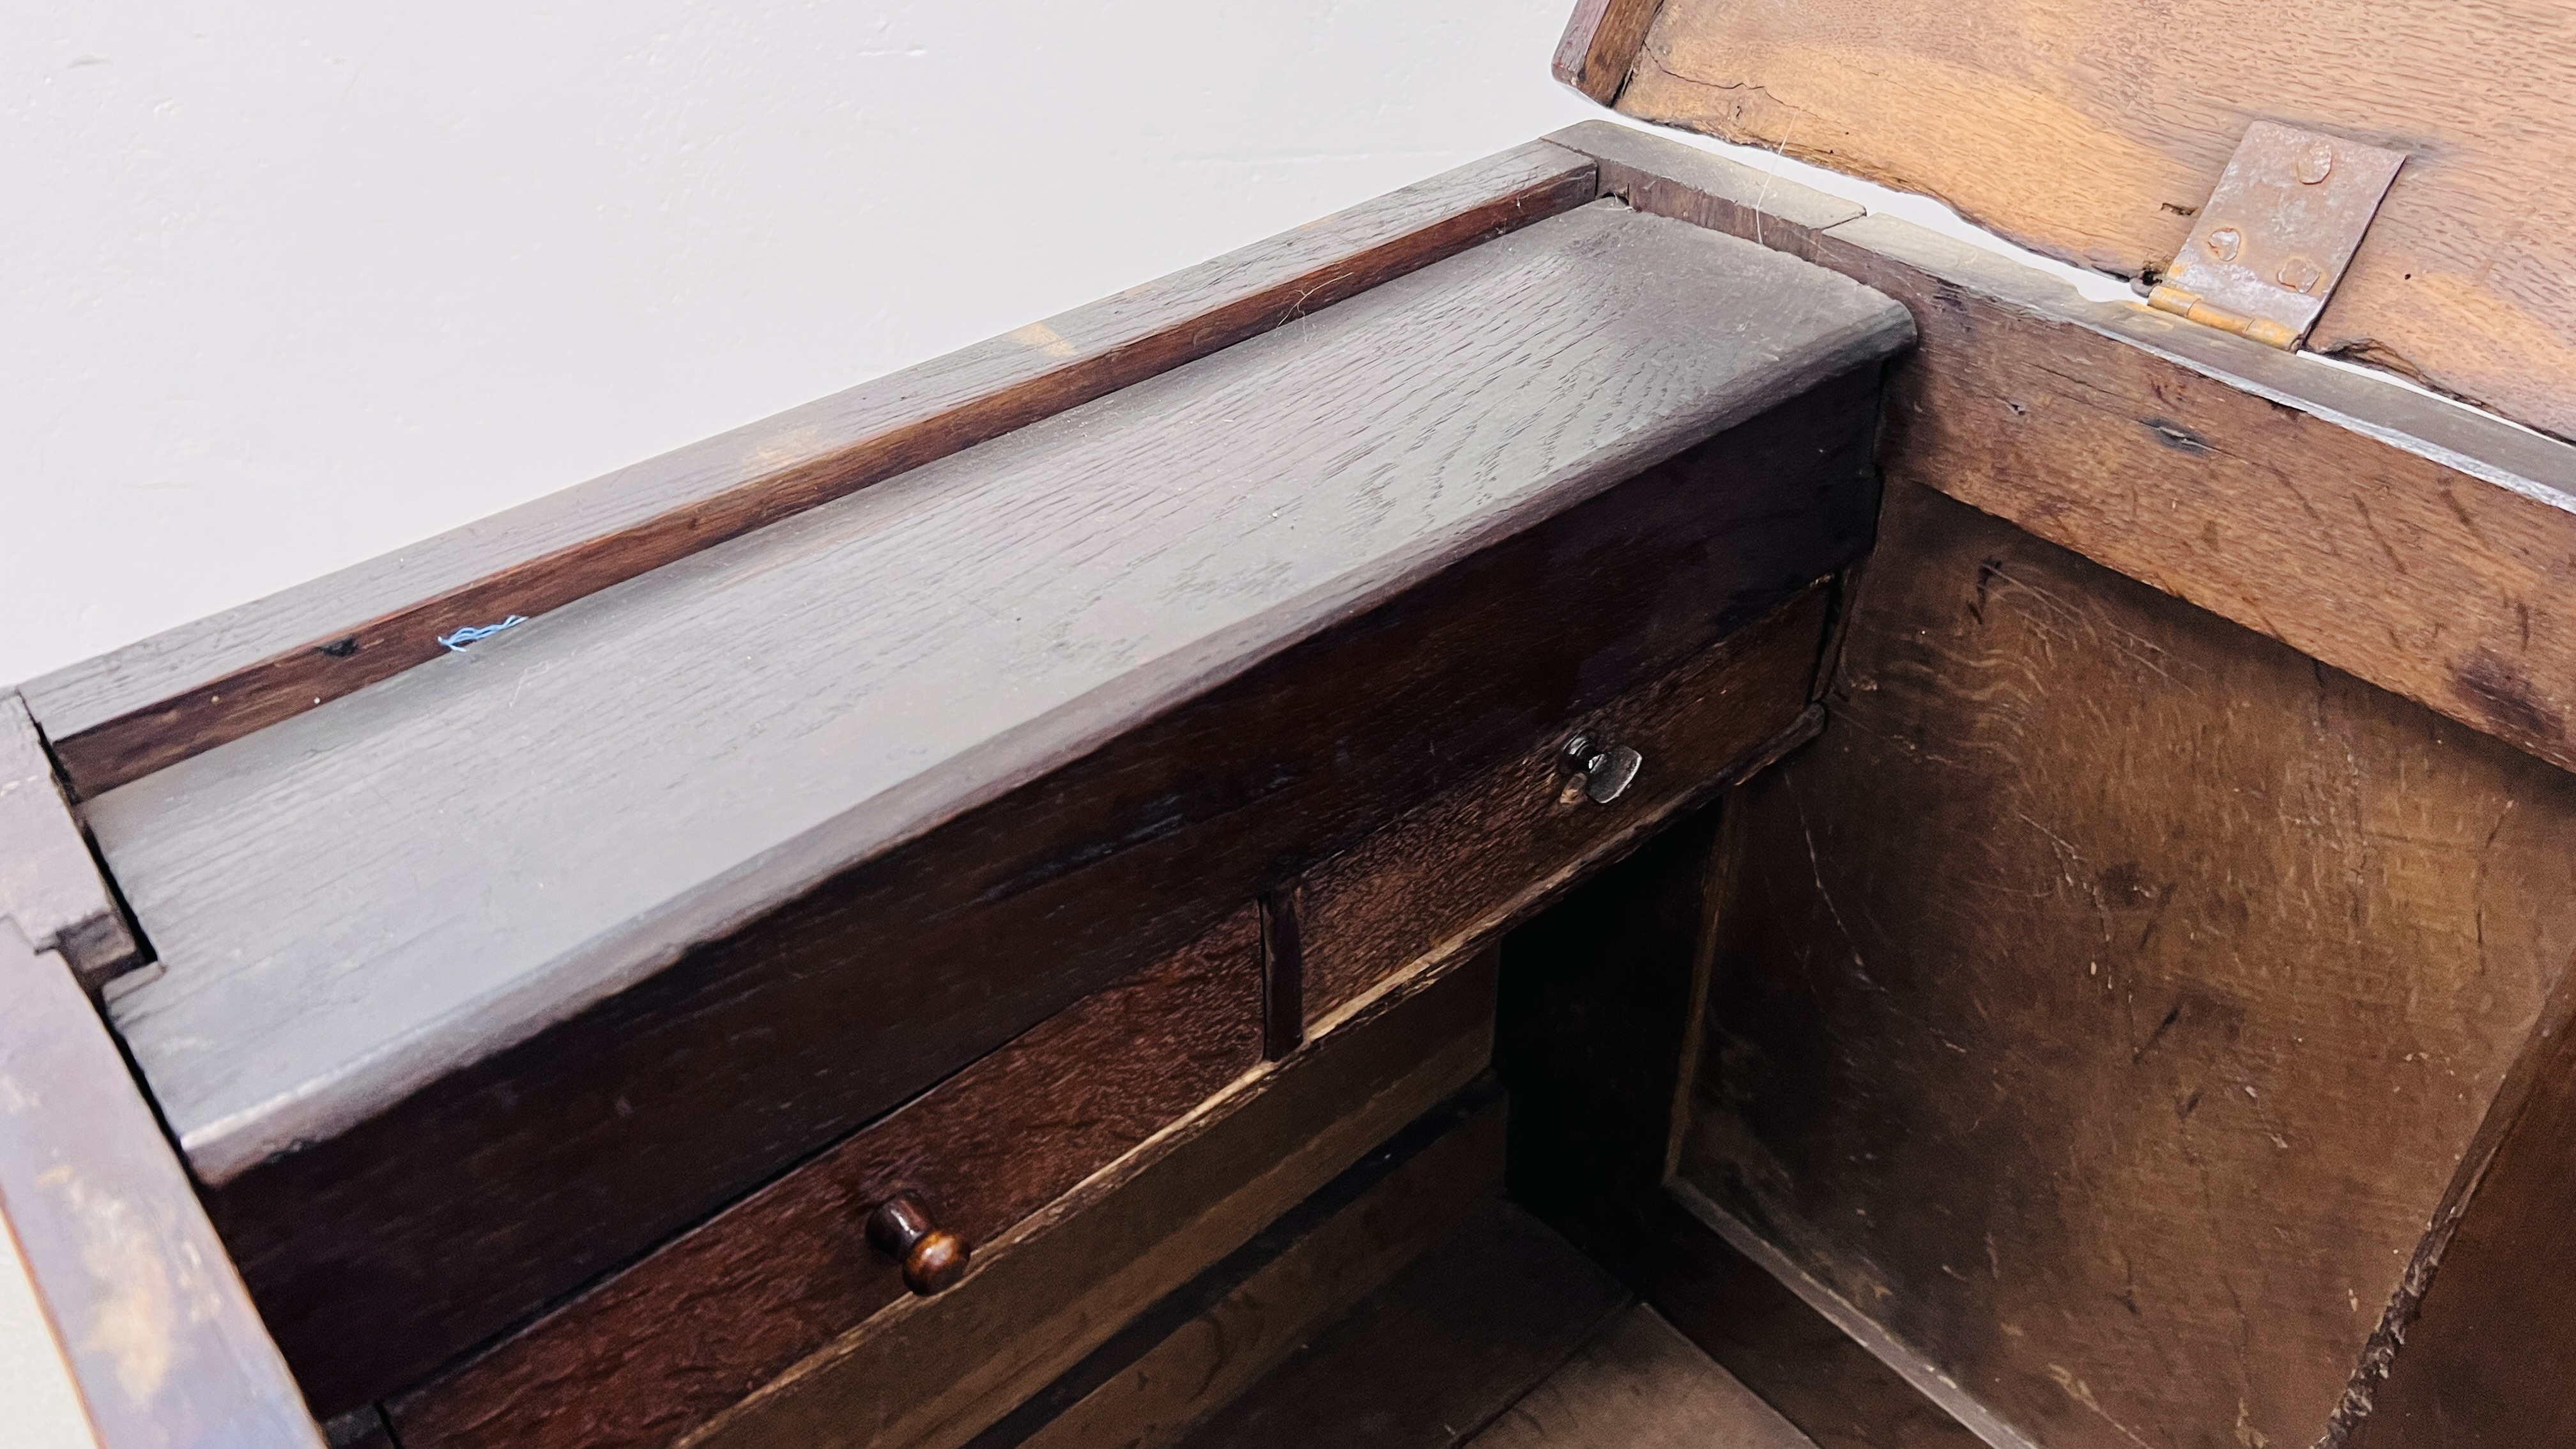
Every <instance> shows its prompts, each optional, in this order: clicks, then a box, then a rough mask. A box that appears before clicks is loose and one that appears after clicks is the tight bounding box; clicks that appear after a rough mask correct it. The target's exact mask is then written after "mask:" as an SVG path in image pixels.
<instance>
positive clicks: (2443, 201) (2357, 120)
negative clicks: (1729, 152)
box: [1619, 0, 2576, 434]
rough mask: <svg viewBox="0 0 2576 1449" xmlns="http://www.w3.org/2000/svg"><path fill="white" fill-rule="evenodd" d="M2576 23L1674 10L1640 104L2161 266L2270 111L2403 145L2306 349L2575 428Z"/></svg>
mask: <svg viewBox="0 0 2576 1449" xmlns="http://www.w3.org/2000/svg"><path fill="white" fill-rule="evenodd" d="M2571 96H2576V18H2571V17H2570V15H2569V14H2568V12H2567V11H2566V9H2565V8H2564V7H2562V6H2559V5H2555V4H2550V3H2546V0H2505V3H2500V4H2496V5H2491V6H2479V7H2475V8H2473V9H2467V10H2463V9H2461V8H2459V7H2455V6H2445V5H2432V4H2405V5H2387V4H2372V3H2368V0H2332V3H2320V4H2313V5H2307V6H2303V7H2301V8H2300V9H2299V11H2298V12H2297V14H2296V17H2295V19H2292V20H2289V21H2287V22H2286V23H2285V20H2284V17H2283V12H2282V11H2281V9H2280V7H2278V6H2276V5H2271V4H2266V3H2262V0H2177V3H2174V4H2171V5H2165V6H2159V7H2158V8H2157V9H2155V10H2154V11H2153V12H2150V13H2148V14H2147V15H2145V16H2142V15H2141V13H2140V12H2139V11H2138V10H2137V9H2136V8H2134V7H2132V6H2128V5H2123V4H2118V3H2115V0H1972V3H1966V4H1961V3H1954V0H1809V3H1802V4H1796V5H1782V4H1777V3H1773V0H1673V3H1671V4H1669V5H1666V6H1665V7H1663V12H1662V14H1661V15H1660V16H1658V18H1657V21H1656V24H1655V27H1654V30H1653V32H1652V34H1651V36H1650V38H1649V39H1648V41H1647V43H1646V45H1645V48H1644V52H1643V53H1642V54H1641V55H1640V56H1639V57H1638V58H1637V60H1636V63H1635V66H1634V69H1633V72H1632V74H1631V76H1630V78H1629V81H1628V84H1627V86H1626V88H1625V89H1624V90H1623V91H1622V92H1621V94H1620V101H1619V103H1620V108H1621V109H1622V110H1625V111H1627V112H1628V113H1630V114H1632V115H1636V116H1641V117H1644V118H1646V119H1648V120H1655V121H1664V122H1669V123H1671V124H1675V125H1680V126H1686V127H1689V128H1691V129H1694V130H1701V131H1706V132H1709V133H1710V134H1713V135H1716V136H1720V137H1723V138H1725V139H1727V140H1730V141H1738V142H1743V143H1746V144H1750V145H1757V146H1760V147H1762V148H1764V149H1765V150H1778V151H1783V152H1785V153H1787V154H1788V155H1791V156H1795V157H1798V158H1800V159H1802V160H1808V161H1814V162H1817V163H1818V164H1821V165H1825V166H1831V167H1834V168H1836V169H1838V170H1842V171H1846V172H1850V173H1853V174H1855V175H1859V176H1864V177H1867V178H1869V179H1870V180H1873V181H1880V182H1884V183H1887V184H1889V185H1892V186H1895V187H1897V188H1898V189H1900V190H1905V191H1917V192H1925V193H1928V194H1930V195H1933V196H1936V197H1939V198H1940V199H1942V200H1943V201H1946V202H1948V203H1949V204H1950V205H1952V206H1953V207H1956V208H1957V209H1958V210H1959V211H1960V212H1961V213H1962V214H1963V215H1965V216H1967V217H1968V218H1969V219H1971V220H1973V221H1976V222H1978V223H1980V224H1982V225H1985V226H1988V227H1991V228H1993V229H1994V230H1996V231H1999V232H2001V233H2003V234H2004V235H2006V236H2008V237H2011V238H2013V239H2014V240H2016V241H2020V242H2023V243H2026V244H2028V245H2030V246H2033V247H2036V248H2037V249H2039V250H2040V251H2043V252H2047V253H2049V254H2051V255H2054V256H2058V257H2062V258H2064V259H2066V260H2068V261H2072V262H2076V263H2079V264H2081V265H2086V266H2091V267H2096V268H2100V269H2102V270H2104V271H2107V272H2111V273H2115V274H2117V275H2119V276H2123V277H2136V276H2141V275H2151V274H2154V273H2157V272H2160V271H2161V270H2162V268H2163V267H2164V266H2165V265H2166V264H2167V263H2168V262H2169V261H2170V259H2171V258H2172V257H2173V255H2174V252H2175V250H2176V249H2177V248H2178V247H2180V246H2181V245H2182V243H2183V240H2184V237H2185V234H2186V233H2187V232H2189V230H2190V229H2191V226H2192V223H2193V220H2194V218H2195V215H2196V214H2197V213H2198V211H2199V210H2200V208H2201V207H2202V205H2203V204H2204V203H2206V202H2207V201H2209V199H2210V195H2211V191H2212V189H2213V188H2214V187H2215V186H2216V184H2217V181H2218V177H2219V173H2220V172H2221V171H2222V170H2223V169H2224V168H2225V166H2226V163H2227V159H2228V157H2229V155H2230V154H2231V153H2233V151H2234V150H2235V148H2236V145H2237V142H2238V141H2239V140H2240V139H2241V138H2242V137H2243V135H2244V133H2245V130H2246V127H2247V125H2248V124H2249V123H2250V122H2252V121H2254V120H2262V119H2268V120H2277V121H2286V122H2290V123H2292V124H2295V125H2299V126H2303V127H2307V128H2311V129H2317V130H2323V131H2327V132H2330V133H2334V134H2338V135H2343V136H2347V137H2350V138H2351V139H2354V140H2357V141H2364V142H2369V143H2373V144H2378V145H2384V146H2390V147H2394V148H2396V149H2398V150H2400V151H2403V152H2405V153H2407V156H2408V160H2407V162H2406V166H2405V169H2404V170H2403V171H2401V172H2399V173H2398V177H2397V183H2396V185H2395V186H2394V187H2392V188H2391V189H2390V190H2389V193H2388V197H2387V199H2386V201H2385V202H2384V203H2383V204H2382V205H2381V207H2380V209H2379V213H2378V218H2377V220H2376V221H2375V222H2373V224H2372V226H2371V229H2370V232H2369V235H2368V237H2367V238H2366V239H2365V240H2364V241H2363V243H2362V247H2361V251H2360V253H2359V254H2358V255H2357V256H2356V257H2355V258H2354V259H2353V264H2352V267H2351V270H2350V271H2349V272H2348V273H2347V275H2346V276H2345V278H2344V281H2343V283H2342V285H2341V286H2340V287H2339V288H2337V290H2336V292H2335V295H2334V299H2333V301H2332V302H2331V303H2330V304H2329V305H2328V306H2327V308H2326V311H2325V315H2324V316H2323V317H2322V318H2321V319H2320V320H2319V323H2318V326H2317V329H2316V331H2315V333H2314V334H2313V335H2312V336H2311V338H2310V341H2309V345H2310V346H2312V347H2315V348H2316V349H2318V350H2319V351H2324V352H2345V353H2350V354H2352V355H2354V356H2357V357H2361V358H2364V359H2367V360H2370V361H2374V362H2382V363H2385V364H2387V365H2388V366H2390V367H2393V368H2395V369H2397V370H2399V371H2401V372H2404V373H2407V374H2409V375H2412V376H2419V377H2422V378H2423V379H2425V380H2426V381H2428V382H2430V383H2432V384H2433V385H2434V386H2435V387H2438V388H2440V389H2442V390H2444V391H2447V392H2452V393H2456V394H2459V395H2462V396H2466V397H2471V398H2476V399H2480V400H2483V401H2485V402H2487V403H2489V404H2492V405H2493V406H2495V407H2496V408H2498V409H2500V410H2501V411H2503V412H2504V413H2506V414H2508V415H2510V416H2512V417H2516V418H2519V419H2521V420H2523V421H2525V422H2528V423H2532V424H2534V425H2536V426H2539V427H2542V428H2546V429H2549V430H2551V431H2553V432H2558V433H2562V434H2564V433H2569V432H2576V295H2571V292H2570V287H2569V281H2568V279H2569V278H2570V277H2571V276H2576V247H2572V246H2571V238H2576V225H2571V223H2576V188H2571V187H2570V185H2569V184H2568V183H2567V181H2566V179H2565V173H2564V170H2563V168H2562V167H2561V166H2560V165H2559V159H2560V156H2561V154H2562V150H2563V145H2564V140H2565V138H2566V137H2567V136H2568V135H2569V134H2570V132H2571V130H2576V102H2571V100H2570V99H2569V98H2570V97H2571Z"/></svg>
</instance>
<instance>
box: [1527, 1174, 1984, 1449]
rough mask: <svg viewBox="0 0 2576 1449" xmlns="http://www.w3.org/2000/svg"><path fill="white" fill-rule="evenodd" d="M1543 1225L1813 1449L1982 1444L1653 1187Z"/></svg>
mask: <svg viewBox="0 0 2576 1449" xmlns="http://www.w3.org/2000/svg"><path fill="white" fill-rule="evenodd" d="M1572 1206H1573V1207H1574V1208H1575V1209H1576V1210H1577V1211H1578V1213H1579V1216H1566V1215H1561V1214H1560V1215H1551V1216H1550V1218H1549V1222H1550V1223H1551V1225H1552V1226H1554V1227H1556V1228H1557V1229H1558V1230H1559V1231H1560V1232H1563V1233H1565V1234H1566V1236H1567V1237H1568V1238H1570V1239H1572V1240H1573V1241H1574V1242H1576V1243H1577V1244H1579V1245H1581V1246H1582V1247H1583V1249H1584V1250H1585V1251H1586V1252H1588V1253H1590V1254H1592V1256H1593V1257H1595V1258H1597V1259H1599V1260H1600V1261H1601V1262H1602V1263H1603V1264H1604V1265H1605V1266H1607V1267H1609V1268H1610V1269H1611V1270H1613V1271H1614V1272H1616V1273H1618V1274H1619V1276H1620V1277H1621V1278H1622V1279H1624V1280H1626V1282H1627V1283H1628V1285H1629V1287H1630V1288H1632V1289H1633V1290H1635V1292H1636V1294H1637V1296H1638V1297H1639V1298H1640V1299H1643V1300H1644V1301H1645V1302H1647V1303H1650V1304H1652V1305H1654V1307H1655V1309H1656V1310H1657V1311H1658V1312H1660V1313H1662V1314H1663V1315H1664V1317H1666V1318H1667V1319H1669V1320H1671V1321H1672V1323H1673V1325H1674V1326H1675V1327H1677V1328H1679V1329H1680V1330H1681V1331H1682V1332H1683V1333H1684V1334H1686V1335H1687V1336H1688V1337H1689V1338H1690V1340H1691V1341H1692V1342H1693V1343H1694V1344H1697V1345H1698V1346H1699V1348H1700V1350H1701V1351H1702V1352H1704V1353H1706V1354H1708V1355H1709V1357H1710V1358H1712V1359H1714V1360H1715V1361H1716V1362H1717V1363H1718V1364H1720V1365H1722V1366H1723V1367H1724V1368H1725V1369H1726V1370H1727V1371H1728V1372H1729V1373H1732V1374H1733V1375H1735V1377H1736V1378H1737V1379H1739V1380H1741V1381H1742V1382H1743V1383H1744V1385H1745V1386H1746V1387H1747V1388H1749V1389H1751V1390H1753V1391H1754V1392H1755V1393H1757V1394H1759V1395H1761V1396H1762V1399H1763V1401H1764V1402H1765V1403H1768V1404H1769V1405H1771V1406H1772V1407H1773V1408H1775V1409H1777V1410H1779V1411H1780V1413H1781V1414H1782V1415H1783V1416H1784V1417H1786V1418H1787V1419H1788V1420H1789V1421H1790V1422H1791V1423H1793V1424H1795V1425H1796V1426H1797V1427H1798V1429H1799V1431H1800V1432H1802V1433H1804V1434H1806V1435H1807V1436H1808V1437H1809V1438H1811V1439H1813V1440H1814V1441H1815V1442H1816V1443H1817V1445H1818V1446H1819V1449H1983V1446H1985V1444H1986V1441H1985V1440H1983V1439H1980V1438H1979V1437H1978V1436H1977V1435H1975V1434H1973V1433H1971V1432H1969V1431H1968V1429H1966V1428H1965V1427H1964V1426H1962V1425H1961V1424H1960V1423H1959V1421H1958V1420H1956V1419H1954V1418H1952V1417H1950V1415H1948V1414H1947V1413H1945V1412H1943V1411H1942V1409H1941V1407H1940V1406H1939V1405H1937V1404H1935V1403H1933V1402H1932V1401H1931V1400H1930V1399H1927V1398H1925V1397H1924V1396H1923V1395H1922V1394H1921V1393H1919V1392H1917V1391H1916V1390H1915V1388H1914V1387H1913V1386H1912V1385H1911V1384H1908V1383H1907V1382H1906V1381H1905V1379H1904V1377H1903V1376H1902V1375H1900V1374H1898V1373H1897V1372H1896V1370H1894V1369H1892V1368H1890V1367H1889V1366H1888V1365H1887V1364H1885V1363H1883V1362H1881V1361H1880V1360H1879V1359H1877V1358H1875V1357H1873V1356H1872V1355H1871V1354H1870V1353H1869V1351H1868V1350H1866V1349H1864V1348H1862V1347H1861V1346H1860V1345H1859V1344H1858V1343H1856V1342H1854V1341H1853V1339H1852V1338H1851V1336H1850V1335H1849V1334H1847V1333H1845V1332H1843V1330H1842V1329H1840V1328H1838V1327H1836V1326H1835V1325H1834V1323H1833V1321H1832V1320H1830V1319H1828V1318H1826V1317H1825V1316H1824V1315H1823V1314H1821V1313H1819V1312H1817V1311H1816V1310H1815V1309H1814V1308H1811V1307H1809V1306H1808V1305H1807V1304H1806V1303H1805V1302H1804V1301H1803V1300H1802V1299H1800V1298H1799V1296H1798V1295H1797V1293H1795V1292H1794V1291H1792V1290H1791V1289H1790V1288H1789V1287H1788V1285H1786V1284H1784V1283H1782V1282H1781V1281H1780V1280H1779V1279H1777V1278H1774V1277H1773V1276H1771V1274H1769V1273H1768V1272H1766V1271H1764V1270H1763V1268H1762V1267H1761V1266H1760V1265H1758V1264H1756V1263H1755V1262H1753V1261H1752V1260H1751V1259H1750V1258H1747V1257H1746V1256H1745V1255H1744V1254H1743V1253H1741V1252H1739V1251H1737V1250H1736V1249H1735V1248H1734V1247H1733V1246H1732V1245H1730V1244H1728V1243H1727V1241H1726V1240H1725V1239H1723V1238H1721V1237H1719V1236H1718V1235H1717V1234H1716V1233H1715V1232H1712V1231H1711V1230H1710V1229H1709V1228H1708V1226H1707V1225H1706V1224H1704V1223H1702V1222H1700V1221H1699V1220H1698V1219H1697V1218H1695V1217H1693V1216H1692V1215H1691V1214H1690V1213H1688V1212H1687V1211H1685V1210H1683V1209H1682V1208H1681V1207H1680V1206H1679V1205H1677V1204H1676V1203H1674V1202H1673V1200H1672V1199H1671V1198H1670V1197H1668V1196H1666V1195H1665V1194H1664V1193H1663V1192H1661V1191H1649V1192H1644V1193H1629V1194H1626V1195H1621V1196H1611V1195H1602V1196H1597V1197H1591V1198H1587V1199H1582V1200H1579V1201H1577V1202H1575V1203H1574V1204H1572Z"/></svg>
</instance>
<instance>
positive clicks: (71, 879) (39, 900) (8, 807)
mask: <svg viewBox="0 0 2576 1449" xmlns="http://www.w3.org/2000/svg"><path fill="white" fill-rule="evenodd" d="M0 916H5V917H7V918H9V919H10V920H12V921H15V922H16V923H17V925H18V932H19V934H20V935H21V936H23V937H25V938H26V941H27V944H28V945H29V946H30V947H31V948H33V949H34V950H37V951H51V952H55V953H57V954H59V955H60V956H61V957H62V958H63V959H64V960H65V961H67V962H69V963H71V967H72V970H73V971H74V972H75V973H77V974H78V975H79V976H80V978H81V980H82V981H83V982H84V983H86V984H88V985H89V986H91V987H93V988H94V987H96V986H98V985H99V984H100V983H102V982H104V981H106V980H107V979H108V978H110V977H112V976H115V975H117V974H118V973H120V972H122V971H123V970H124V969H125V968H126V967H128V966H129V965H131V964H133V962H134V958H135V956H136V955H137V954H138V952H137V948H136V946H135V943H134V932H133V931H132V930H131V929H130V928H129V927H127V925H126V924H125V913H124V912H123V911H120V910H118V909H117V905H116V901H115V899H114V897H112V896H111V895H109V893H108V887H107V882H106V881H105V880H103V879H101V878H100V876H99V873H98V862H97V861H96V860H93V859H92V858H91V857H90V853H89V842H87V841H85V840H83V839H82V838H81V829H80V822H79V821H78V820H76V819H74V818H73V816H72V812H71V806H70V805H69V803H67V802H66V801H65V800H64V798H63V792H62V787H61V784H60V782H59V781H57V780H56V779H55V777H54V765H53V761H51V760H49V759H47V758H46V756H45V742H44V740H43V738H42V737H41V736H39V735H38V734H37V733H36V726H35V722H34V721H33V720H31V719H29V718H28V717H27V706H26V702H25V701H24V700H21V699H20V698H18V696H16V695H14V694H6V693H0Z"/></svg>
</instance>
